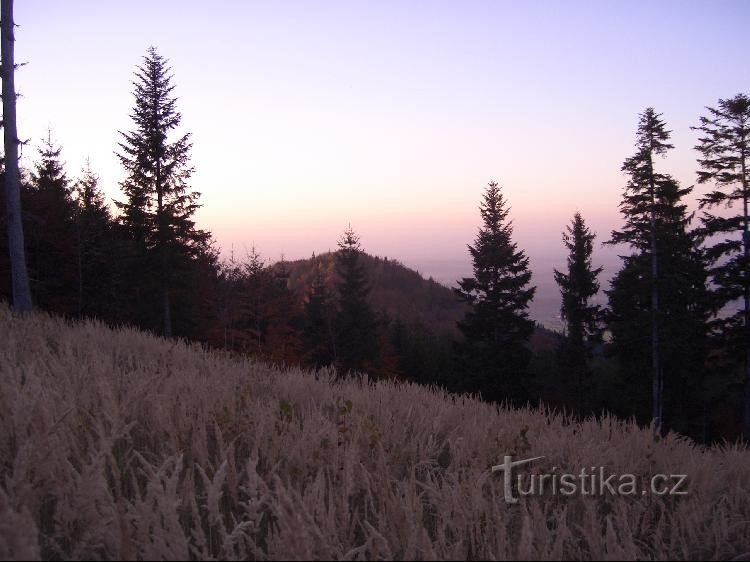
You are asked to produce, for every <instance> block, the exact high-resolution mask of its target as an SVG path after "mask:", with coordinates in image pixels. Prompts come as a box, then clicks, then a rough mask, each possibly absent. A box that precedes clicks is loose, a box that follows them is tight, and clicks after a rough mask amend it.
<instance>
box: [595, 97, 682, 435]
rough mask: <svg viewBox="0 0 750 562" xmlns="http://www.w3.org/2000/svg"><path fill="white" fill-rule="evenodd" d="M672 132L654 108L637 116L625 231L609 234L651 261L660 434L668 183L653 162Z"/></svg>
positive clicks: (654, 381)
mask: <svg viewBox="0 0 750 562" xmlns="http://www.w3.org/2000/svg"><path fill="white" fill-rule="evenodd" d="M670 134H671V132H670V131H668V130H667V128H666V125H665V123H664V121H663V120H662V119H661V114H660V113H656V111H655V110H654V108H653V107H649V108H647V109H646V110H645V111H644V112H643V113H641V114H640V116H639V122H638V131H637V133H636V142H635V148H636V152H635V154H634V155H633V156H631V157H629V158H627V159H626V160H625V162H624V163H623V165H622V171H623V172H625V173H626V174H627V175H628V184H627V187H626V188H625V193H624V194H623V198H622V202H621V203H620V211H621V213H622V214H623V216H624V217H625V227H624V228H623V229H622V230H621V231H615V232H613V233H612V239H611V241H610V242H611V243H612V244H623V243H624V244H629V245H630V246H633V247H635V248H638V249H639V250H641V251H642V252H647V253H648V255H649V258H650V261H651V266H650V273H649V275H650V283H651V297H650V304H651V330H650V331H651V372H652V406H653V408H652V416H653V419H654V425H655V428H656V430H657V431H658V430H660V428H661V426H662V421H663V420H662V418H663V396H662V394H663V390H664V381H663V380H662V377H663V372H662V365H661V349H660V342H659V338H660V334H659V315H660V312H659V306H660V303H659V296H660V295H659V260H660V249H659V247H658V237H657V232H656V231H657V225H656V220H657V218H656V214H657V203H658V198H659V195H658V193H657V191H658V190H659V186H660V184H664V183H665V182H666V183H669V182H670V181H671V179H670V178H669V177H668V176H666V175H664V174H660V173H658V172H657V171H656V169H655V166H654V158H655V157H656V156H664V155H665V154H666V153H667V151H668V150H670V149H672V148H674V147H673V146H672V145H671V144H669V142H668V141H669V138H670Z"/></svg>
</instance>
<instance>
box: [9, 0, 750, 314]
mask: <svg viewBox="0 0 750 562" xmlns="http://www.w3.org/2000/svg"><path fill="white" fill-rule="evenodd" d="M16 20H17V22H18V23H19V25H20V28H19V31H18V36H17V39H18V41H17V60H19V61H28V63H29V64H28V65H27V66H25V67H23V69H22V70H20V71H19V73H18V74H17V85H18V88H19V90H20V92H21V93H22V94H23V96H24V97H23V98H21V100H20V103H19V125H20V131H19V132H20V134H21V136H22V138H27V139H30V140H31V142H30V144H29V145H28V146H26V147H25V148H24V161H25V164H26V165H30V163H31V161H32V160H33V158H34V157H35V152H36V146H37V145H38V140H39V139H40V138H42V137H43V136H45V135H46V131H47V129H48V127H51V129H52V134H53V137H54V138H55V139H56V140H58V141H59V142H60V143H61V144H62V146H63V156H64V159H65V160H66V162H67V164H68V169H69V171H70V172H71V173H75V172H76V171H77V170H78V169H79V168H80V166H81V165H82V164H83V162H84V160H85V159H86V157H90V158H91V162H92V165H93V167H94V168H95V169H96V170H97V171H98V172H99V173H100V175H101V178H102V185H103V186H104V188H105V190H106V192H107V194H108V195H109V196H110V197H112V198H119V197H120V194H119V189H118V181H119V180H120V179H121V178H122V176H121V171H120V169H119V166H118V162H117V159H116V158H115V156H114V151H115V149H116V143H117V141H118V136H117V133H116V131H117V130H126V129H127V128H128V127H129V126H130V123H129V118H128V115H129V113H130V109H131V106H132V95H131V79H132V72H133V70H134V68H135V67H136V65H138V64H139V63H140V61H141V57H142V56H143V54H144V53H145V51H146V49H147V47H148V46H150V45H152V44H154V45H156V46H157V47H158V48H159V50H160V52H161V53H162V54H163V55H164V56H166V57H167V58H169V59H170V61H171V64H172V66H173V70H174V74H175V82H176V84H177V90H176V92H177V95H178V96H179V98H180V102H179V104H180V105H179V107H180V110H181V111H182V113H183V123H184V124H185V126H186V129H187V130H189V131H191V132H192V133H193V142H194V149H193V163H194V165H195V168H196V173H195V176H194V181H193V187H194V188H195V189H196V190H198V191H200V192H202V194H203V196H202V203H203V205H204V207H203V209H202V210H201V211H200V213H199V215H198V221H199V224H200V225H201V226H202V227H204V228H206V229H208V230H210V231H211V232H212V233H213V234H214V236H215V238H216V240H217V242H218V243H219V244H220V246H221V247H222V248H223V250H224V251H225V252H228V251H229V250H230V249H231V248H232V247H234V249H235V252H240V253H243V252H244V251H245V248H247V247H249V246H250V245H251V244H255V245H256V246H257V247H258V249H259V250H260V251H261V252H262V253H263V254H264V255H265V256H268V257H269V258H270V259H278V257H279V256H280V255H281V254H282V253H283V254H284V255H285V256H286V257H287V258H288V259H293V258H298V257H307V256H309V255H310V254H311V253H313V252H322V251H326V250H328V249H330V248H334V247H335V244H336V240H337V238H338V237H339V236H340V234H341V233H342V232H343V230H344V229H345V228H346V227H347V225H348V224H350V223H351V225H352V226H353V227H354V228H355V229H356V230H357V231H358V232H359V233H360V234H361V237H362V242H363V246H364V248H365V249H366V250H367V251H368V252H370V253H374V254H379V255H385V256H389V257H395V258H398V259H400V260H401V261H403V262H405V263H406V264H407V265H410V266H413V267H415V268H417V269H419V270H421V271H422V272H423V273H425V274H426V275H433V276H435V277H436V278H438V279H440V280H441V281H444V282H446V283H450V282H451V281H452V280H453V279H455V278H456V277H457V276H459V275H461V274H463V273H464V272H466V271H467V270H468V265H469V260H468V255H467V252H466V244H467V243H470V242H471V241H472V239H473V237H474V235H475V232H476V229H477V226H478V224H479V217H478V212H477V205H478V203H479V198H480V194H481V191H482V189H483V188H484V186H485V185H486V184H487V182H488V181H489V180H491V179H495V180H498V181H499V182H500V183H501V185H502V186H504V188H505V193H506V196H507V197H508V199H509V201H510V203H511V205H512V208H513V217H514V220H515V225H516V238H517V241H518V242H519V244H520V245H521V246H522V247H524V248H526V249H527V251H528V253H529V254H530V256H531V258H532V266H533V268H534V270H535V273H536V279H535V282H536V283H538V284H539V285H540V287H542V288H543V290H542V291H541V292H540V295H539V300H540V302H547V303H548V308H549V306H553V304H554V303H556V302H557V301H556V299H557V296H558V295H557V293H556V289H555V288H554V286H553V284H552V279H551V270H552V267H553V266H555V265H558V266H559V265H561V262H562V261H563V260H564V256H565V252H564V251H563V249H562V246H561V241H560V233H561V231H562V230H563V228H564V226H565V225H566V223H568V222H569V220H570V218H571V216H572V215H573V213H574V212H575V211H576V210H580V211H581V212H582V213H583V214H584V216H585V217H586V218H587V220H588V221H589V222H590V224H591V225H592V227H593V228H594V229H595V230H596V231H597V232H598V233H599V234H600V241H602V240H604V239H605V238H606V237H607V235H608V234H609V232H610V231H611V229H612V228H613V227H615V226H617V225H618V224H619V215H618V209H617V204H618V201H619V197H620V194H621V191H622V188H623V186H624V182H625V180H624V177H623V176H622V174H621V173H620V166H621V164H622V161H623V159H624V158H625V157H626V156H628V155H629V154H630V153H631V152H632V144H633V140H634V134H635V128H636V120H637V114H638V113H639V112H640V111H642V110H643V109H644V108H646V107H647V106H654V107H655V108H656V109H657V110H658V111H660V112H663V114H664V118H665V119H666V121H667V123H668V124H669V126H670V128H671V129H672V130H673V131H674V134H673V142H674V144H675V145H676V147H677V148H676V150H675V151H674V152H673V155H672V156H671V157H670V158H669V159H668V160H666V161H665V162H664V163H663V166H664V169H665V170H666V169H668V170H669V171H671V172H672V173H673V174H674V175H675V176H676V177H677V178H678V179H680V180H681V181H682V182H684V183H686V184H692V183H694V181H695V174H694V171H695V168H696V165H695V152H694V151H693V150H692V147H693V145H694V144H695V139H696V137H695V134H694V133H692V132H691V131H690V129H689V127H690V126H691V125H694V124H696V123H697V120H698V116H699V115H701V114H702V113H703V108H704V106H706V105H709V104H715V102H716V101H717V100H718V99H719V98H726V97H730V96H733V95H734V94H736V93H738V92H742V91H747V90H748V89H749V88H748V86H750V79H749V78H748V76H749V75H748V73H747V64H746V57H747V44H746V42H747V22H748V21H750V3H747V2H743V1H737V2H703V3H697V2H684V1H681V2H659V3H650V2H641V3H634V2H629V3H594V2H536V3H533V5H530V4H527V3H522V2H516V3H510V2H454V3H438V2H432V1H431V2H408V3H406V2H319V3H313V2H309V1H305V2H298V3H295V2H284V3H277V2H267V3H266V2H229V1H225V2H212V3H207V2H196V1H188V0H181V1H171V0H170V1H166V0H162V1H160V2H158V3H157V2H145V1H141V0H133V1H130V2H118V3H114V2H112V3H110V2H106V3H105V2H94V1H75V0H72V1H69V2H41V1H24V2H19V3H18V5H17V7H16ZM698 189H699V191H700V190H702V189H703V188H702V187H699V188H698ZM620 252H622V250H620ZM614 253H615V251H614V250H600V251H599V255H598V257H597V259H598V261H599V262H600V263H604V264H605V265H606V266H607V268H608V272H607V274H608V275H611V274H612V273H613V271H612V269H613V268H615V267H617V265H616V263H615V261H614V260H613V259H612V258H613V256H614ZM545 299H546V301H545ZM537 306H541V305H539V304H538V305H537ZM554 306H557V305H556V304H554ZM548 313H549V311H548V310H547V311H546V312H540V311H537V313H536V314H537V316H538V317H541V316H544V315H545V314H548Z"/></svg>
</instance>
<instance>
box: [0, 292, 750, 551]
mask: <svg viewBox="0 0 750 562" xmlns="http://www.w3.org/2000/svg"><path fill="white" fill-rule="evenodd" d="M0 332H1V333H0V338H1V340H2V345H1V346H0V368H1V369H2V375H1V378H0V557H2V558H4V559H6V558H10V559H18V558H26V557H30V558H36V557H43V558H46V559H52V558H55V559H57V558H60V559H81V558H85V559H116V558H122V559H176V558H193V559H209V558H227V559H240V558H246V559H307V558H313V559H320V558H325V559H365V558H367V559H412V558H417V559H450V558H456V559H485V558H489V559H530V558H531V559H534V558H538V559H559V558H564V559H670V558H676V559H693V558H695V559H698V558H703V559H708V560H712V559H726V558H729V559H731V558H734V557H740V556H742V555H745V554H746V553H747V552H748V551H750V546H749V545H750V452H748V451H747V450H746V449H743V448H740V447H736V446H726V447H719V448H713V449H704V448H701V447H698V446H696V445H694V444H692V443H691V442H689V441H687V440H685V439H682V438H678V437H676V436H674V435H669V436H667V437H666V438H664V439H662V440H660V441H659V442H655V441H654V437H653V434H652V432H650V431H649V430H648V429H639V428H637V427H635V426H633V425H629V424H625V423H622V422H618V421H616V420H613V419H610V418H606V419H604V420H602V421H588V422H585V423H575V422H573V421H571V420H568V419H566V418H564V417H561V416H559V415H555V414H551V413H548V412H544V411H537V410H515V411H508V410H502V409H497V408H495V407H493V406H492V405H489V404H486V403H481V402H478V401H475V400H473V399H471V398H467V397H455V396H451V395H447V394H444V393H441V392H438V391H434V390H430V389H427V388H422V387H418V386H415V385H408V384H402V385H396V384H394V383H391V382H379V383H377V384H368V383H363V382H361V381H356V380H349V381H334V380H331V377H330V376H329V374H328V373H317V374H313V373H305V372H301V371H298V370H278V369H275V368H273V367H270V366H267V365H264V364H260V363H258V362H256V361H254V360H251V359H246V358H234V357H230V356H228V355H226V354H222V353H216V352H207V351H205V350H202V349H200V348H198V347H196V346H191V345H187V344H185V343H181V342H175V341H165V340H162V339H158V338H154V337H152V336H148V335H146V334H143V333H140V332H137V331H134V330H130V329H123V330H119V331H111V330H109V329H107V328H105V327H103V326H102V325H100V324H97V323H80V324H71V323H68V322H66V321H64V320H61V319H57V318H51V317H48V316H45V315H34V316H30V317H27V318H18V317H14V316H13V315H12V314H11V313H10V312H9V311H8V310H7V309H6V308H4V307H3V308H0ZM506 454H514V455H517V456H518V457H523V458H527V457H536V456H544V457H545V459H544V460H543V461H540V462H539V463H538V464H535V465H534V468H533V469H532V470H543V471H544V470H550V469H551V468H552V467H553V466H556V467H564V468H565V469H566V470H568V469H569V470H570V471H571V472H575V471H577V470H580V469H581V468H584V467H591V466H605V467H607V470H608V471H611V472H613V473H633V474H636V475H639V476H644V477H646V476H649V475H653V474H656V473H665V474H671V473H686V474H688V475H689V483H688V492H689V494H688V495H687V496H680V497H668V498H667V497H657V496H643V497H641V496H639V497H619V498H613V497H609V496H604V497H584V496H575V497H569V498H562V497H552V496H543V497H533V498H525V499H523V500H522V501H521V503H520V504H518V505H507V504H506V503H505V502H504V501H503V495H502V492H503V490H502V486H503V483H502V478H501V477H499V476H497V475H493V474H492V473H491V472H490V467H491V466H493V465H495V464H498V463H499V462H501V461H502V457H503V456H504V455H506Z"/></svg>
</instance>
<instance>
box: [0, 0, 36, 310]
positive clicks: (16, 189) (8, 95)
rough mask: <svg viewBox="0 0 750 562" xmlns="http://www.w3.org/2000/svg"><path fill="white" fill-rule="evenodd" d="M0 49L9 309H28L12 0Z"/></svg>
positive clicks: (1, 12) (1, 11)
mask: <svg viewBox="0 0 750 562" xmlns="http://www.w3.org/2000/svg"><path fill="white" fill-rule="evenodd" d="M0 20H1V21H0V28H1V29H0V43H1V45H0V49H1V50H2V51H1V52H2V79H3V87H2V96H3V127H4V131H3V133H4V141H5V196H6V201H7V216H8V250H9V254H10V268H11V284H12V291H13V309H14V310H15V311H16V312H21V313H26V312H30V311H31V290H30V289H29V274H28V271H27V270H26V254H25V253H24V242H23V223H22V215H21V185H20V184H21V180H20V174H19V171H18V145H19V144H20V143H19V140H18V129H17V125H16V86H15V76H14V74H15V56H14V42H15V36H14V35H15V34H14V25H15V24H14V22H13V0H1V4H0Z"/></svg>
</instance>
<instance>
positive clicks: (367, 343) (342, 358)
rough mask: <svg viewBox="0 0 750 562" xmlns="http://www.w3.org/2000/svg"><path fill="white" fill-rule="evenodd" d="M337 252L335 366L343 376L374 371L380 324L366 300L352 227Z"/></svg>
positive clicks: (341, 240)
mask: <svg viewBox="0 0 750 562" xmlns="http://www.w3.org/2000/svg"><path fill="white" fill-rule="evenodd" d="M338 247H339V250H338V252H337V253H336V274H337V276H338V282H337V285H336V286H337V289H338V297H339V311H338V316H337V320H336V342H337V347H336V354H337V357H336V358H337V365H336V367H337V368H338V370H339V371H340V372H341V373H342V374H345V375H346V374H350V373H353V372H365V371H367V370H368V369H370V370H372V368H373V366H374V362H375V360H376V355H377V322H376V319H375V314H374V313H373V311H372V309H371V308H370V305H369V303H368V301H367V298H368V295H369V293H370V288H369V286H368V284H367V276H366V275H365V271H364V268H363V266H362V264H361V263H360V258H361V254H362V248H361V247H360V244H359V236H358V235H357V234H356V233H355V232H354V231H353V230H352V229H351V227H349V228H348V229H347V230H346V232H344V235H343V236H342V238H341V239H340V240H339V242H338Z"/></svg>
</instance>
